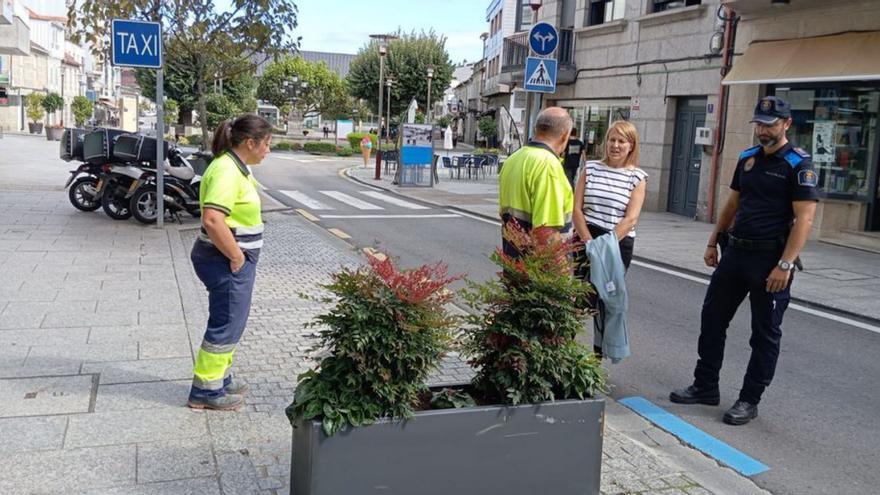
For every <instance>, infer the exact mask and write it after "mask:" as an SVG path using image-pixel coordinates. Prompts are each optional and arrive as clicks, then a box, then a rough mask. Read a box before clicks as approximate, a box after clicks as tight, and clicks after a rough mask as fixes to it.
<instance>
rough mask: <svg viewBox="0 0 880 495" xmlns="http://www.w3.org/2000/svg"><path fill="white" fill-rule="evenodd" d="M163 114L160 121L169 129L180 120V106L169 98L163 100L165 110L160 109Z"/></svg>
mask: <svg viewBox="0 0 880 495" xmlns="http://www.w3.org/2000/svg"><path fill="white" fill-rule="evenodd" d="M162 110H163V112H164V114H163V115H162V117H163V118H162V120H163V121H164V122H165V128H166V129H170V128H171V127H172V126H174V125H175V124H177V121H178V120H180V105H178V104H177V102H176V101H175V100H172V99H171V98H166V99H165V108H163V109H162Z"/></svg>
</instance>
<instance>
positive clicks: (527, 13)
mask: <svg viewBox="0 0 880 495" xmlns="http://www.w3.org/2000/svg"><path fill="white" fill-rule="evenodd" d="M519 10H520V14H519V29H517V31H525V30H527V29H529V28H530V27H532V7H531V6H530V5H529V1H528V0H523V1H522V2H521V3H520V9H519Z"/></svg>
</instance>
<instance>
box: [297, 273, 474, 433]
mask: <svg viewBox="0 0 880 495" xmlns="http://www.w3.org/2000/svg"><path fill="white" fill-rule="evenodd" d="M457 279H458V277H449V276H448V275H447V271H446V267H445V266H444V265H442V264H436V265H424V266H421V267H418V268H415V269H409V270H400V269H398V268H397V267H395V266H394V263H393V262H392V261H391V260H390V259H385V260H382V261H380V260H378V259H375V258H371V259H370V266H369V267H368V268H366V267H364V268H360V269H358V270H351V269H347V268H344V269H342V271H340V272H337V273H335V274H333V276H332V282H331V283H330V284H327V285H324V286H323V287H324V288H325V289H326V290H328V291H329V292H330V294H331V295H332V297H324V298H318V299H317V300H316V299H315V298H309V297H306V296H304V297H306V298H307V299H311V300H316V302H320V303H323V304H332V307H331V308H330V310H329V311H328V312H326V313H324V314H321V315H319V316H317V317H316V318H315V320H314V321H313V322H312V323H311V324H310V325H311V326H316V325H319V326H320V327H321V328H322V329H321V330H320V341H321V344H322V346H323V347H326V348H327V350H328V351H329V354H330V355H329V356H328V357H326V358H324V359H323V360H321V362H320V363H319V364H318V367H317V368H316V369H313V370H310V371H307V372H305V373H303V374H302V375H300V376H299V378H298V381H299V383H298V385H297V388H296V393H295V399H294V401H293V403H292V404H291V405H290V406H289V407H288V408H287V415H288V418H289V419H290V420H291V423H294V424H295V422H296V421H297V420H303V421H308V420H321V421H322V427H323V430H324V432H325V433H326V434H327V435H333V434H335V433H336V432H338V431H339V430H340V429H342V428H344V427H346V426H353V427H356V426H362V425H368V424H372V423H373V422H375V421H376V420H378V419H380V418H382V417H388V416H390V417H393V418H409V417H412V415H413V411H414V407H415V406H416V404H418V403H420V396H421V395H422V394H424V393H426V391H427V389H426V387H425V385H424V383H425V381H426V380H427V378H428V376H429V374H430V373H431V371H433V370H434V368H436V366H437V365H438V363H439V361H440V359H441V357H442V355H443V353H444V351H445V350H446V347H447V342H448V341H449V339H450V329H451V328H452V327H453V325H454V324H455V322H456V320H455V318H454V317H453V316H451V315H449V314H448V313H447V311H446V308H445V305H446V303H448V302H449V301H450V300H451V299H452V293H451V292H450V291H449V290H447V286H448V285H449V284H450V283H452V282H453V281H455V280H457Z"/></svg>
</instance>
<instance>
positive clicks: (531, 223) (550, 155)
mask: <svg viewBox="0 0 880 495" xmlns="http://www.w3.org/2000/svg"><path fill="white" fill-rule="evenodd" d="M571 128H572V120H571V116H570V115H569V114H568V112H567V111H566V110H565V109H563V108H559V107H550V108H546V109H544V110H543V111H541V113H539V114H538V119H537V121H536V123H535V135H534V139H533V140H532V141H529V143H528V144H527V145H526V146H523V147H522V148H520V149H519V150H517V151H516V152H515V153H514V154H512V155H510V157H509V158H508V159H507V160H505V161H504V165H503V166H502V167H501V175H500V177H499V191H498V206H499V214H500V215H501V220H502V221H503V222H504V225H505V226H506V225H507V224H508V223H509V222H511V221H513V220H515V221H516V222H517V223H518V224H519V226H520V227H522V228H523V230H525V231H531V230H533V229H535V230H537V229H552V235H551V236H550V237H551V238H554V237H555V238H558V237H559V236H560V235H561V234H564V233H566V232H568V231H569V230H571V212H572V209H573V207H574V197H573V196H572V192H571V186H570V185H569V183H568V179H567V178H566V176H565V170H564V169H563V168H562V161H561V158H560V155H562V154H563V153H564V152H565V147H566V145H567V144H568V136H569V134H570V133H571ZM504 230H505V229H503V228H502V248H503V250H504V253H505V254H508V255H510V256H519V255H520V254H521V253H520V252H519V250H518V249H517V248H516V247H515V246H514V245H513V243H511V242H510V240H508V239H507V238H506V234H505V232H504Z"/></svg>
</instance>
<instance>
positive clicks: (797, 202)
mask: <svg viewBox="0 0 880 495" xmlns="http://www.w3.org/2000/svg"><path fill="white" fill-rule="evenodd" d="M752 122H753V123H754V124H755V131H754V132H755V136H756V137H757V139H758V142H760V145H758V146H754V147H751V148H749V149H747V150H745V151H743V152H742V153H741V154H740V156H739V160H738V162H737V164H736V170H735V171H734V174H733V180H732V181H731V183H730V189H731V190H730V196H729V198H728V200H727V203H726V204H725V205H724V208H723V209H722V210H721V215H720V216H719V218H718V223H717V225H716V226H715V229H714V230H713V231H712V233H711V234H710V235H709V241H708V242H707V246H706V252H705V254H704V255H703V261H704V262H705V263H706V265H707V266H710V267H714V268H715V272H714V273H713V274H712V279H711V281H710V283H709V288H708V289H707V291H706V297H705V300H704V301H703V310H702V315H701V319H700V337H699V341H698V344H697V353H698V355H699V358H698V359H697V365H696V369H695V370H694V382H693V384H692V385H691V386H689V387H687V388H684V389H679V390H675V391H673V392H672V393H671V394H670V395H669V400H671V401H672V402H675V403H678V404H708V405H718V404H719V403H720V400H721V397H720V392H719V387H718V380H719V374H720V372H721V364H722V361H723V359H724V341H725V339H726V337H727V327H728V326H729V325H730V320H731V319H732V318H733V316H734V314H735V313H736V310H737V308H738V307H739V305H740V303H741V302H742V301H743V299H745V296H746V295H748V296H749V303H750V306H751V313H752V321H751V326H752V334H751V339H750V340H749V345H750V346H751V348H752V352H751V357H750V359H749V363H748V367H747V369H746V374H745V377H744V379H743V384H742V388H741V389H740V392H739V398H738V399H737V400H736V402H735V403H734V404H733V406H732V407H731V408H730V409H728V410H727V411H726V412H725V413H724V416H723V421H724V422H725V423H727V424H731V425H742V424H746V423H748V422H749V421H751V420H752V419H754V418H756V417H757V416H758V403H759V402H760V401H761V396H762V394H763V393H764V391H765V389H766V388H767V386H769V385H770V382H771V380H772V379H773V375H774V373H775V371H776V361H777V359H778V357H779V345H780V341H781V339H782V317H783V315H784V313H785V309H786V308H787V307H788V302H789V299H790V298H791V292H790V291H791V284H792V280H793V276H794V271H793V268H794V267H795V265H799V264H800V261H799V258H798V254H799V253H800V251H801V249H802V248H803V247H804V244H805V243H806V240H807V237H808V236H809V234H810V228H811V227H812V225H813V216H814V215H815V212H816V203H817V201H818V193H817V191H816V187H817V185H818V176H817V175H816V172H814V171H813V166H812V161H811V159H810V156H809V155H808V154H807V153H806V152H804V151H803V150H801V149H800V148H795V147H793V146H792V145H791V143H789V141H788V138H787V137H786V131H788V129H789V127H790V126H791V123H792V120H791V110H790V107H789V105H788V103H787V102H786V101H785V100H783V99H781V98H777V97H774V96H767V97H764V98H761V99H760V100H759V101H758V104H757V106H756V107H755V113H754V117H753V119H752ZM719 247H720V248H721V252H720V258H719Z"/></svg>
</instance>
